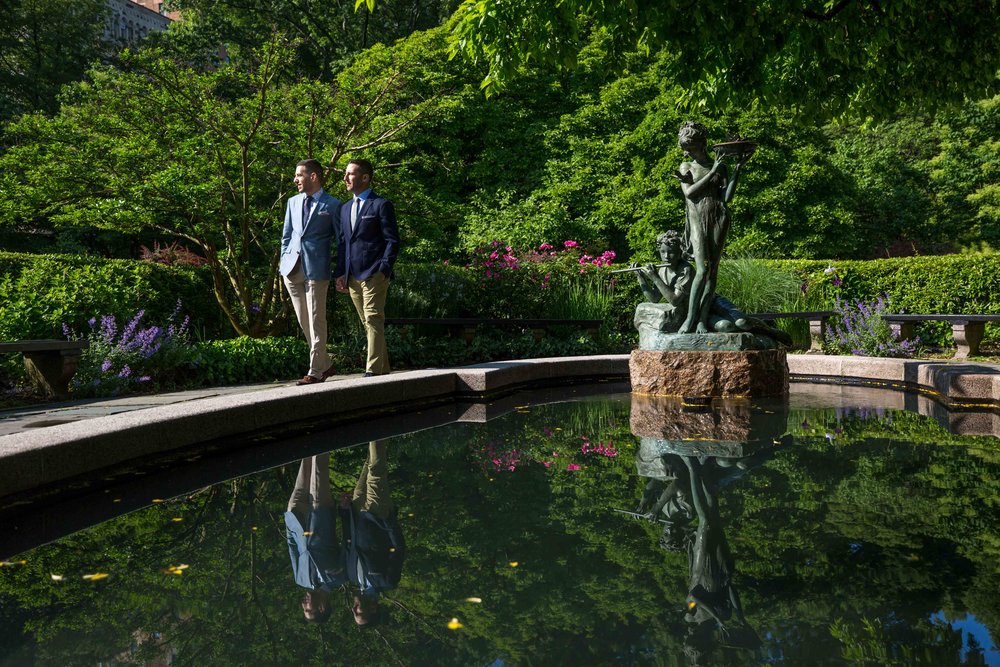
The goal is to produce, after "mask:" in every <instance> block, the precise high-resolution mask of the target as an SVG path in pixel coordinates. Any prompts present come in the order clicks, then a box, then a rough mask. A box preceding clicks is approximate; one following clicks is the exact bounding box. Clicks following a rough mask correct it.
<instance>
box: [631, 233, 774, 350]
mask: <svg viewBox="0 0 1000 667" xmlns="http://www.w3.org/2000/svg"><path fill="white" fill-rule="evenodd" d="M656 247H657V250H658V251H659V253H660V258H661V259H662V260H663V262H664V263H663V264H661V265H653V264H650V265H648V266H643V267H640V266H635V265H633V266H632V267H630V268H631V269H633V270H635V271H636V275H637V276H638V279H639V287H640V289H642V293H643V295H644V296H645V297H646V301H643V302H641V303H639V305H638V306H636V308H635V320H634V323H635V327H636V329H638V330H639V331H640V332H642V331H643V330H644V329H646V330H651V331H659V332H664V333H673V332H677V331H678V330H679V329H680V328H681V327H682V325H683V323H684V321H685V318H686V317H687V315H688V312H689V307H690V306H689V304H690V290H691V284H692V280H693V279H694V275H695V270H694V269H693V268H692V267H691V264H690V263H689V262H688V259H689V258H688V256H687V255H686V254H685V252H684V246H683V240H682V239H681V237H680V235H679V234H678V233H677V232H676V231H673V230H670V231H667V232H664V233H663V234H660V235H659V236H658V237H657V238H656ZM713 290H714V283H713ZM710 306H711V307H710V309H709V310H710V312H709V315H708V326H709V327H710V329H711V330H712V331H715V332H720V333H733V332H737V331H752V332H755V333H762V334H764V335H766V336H770V337H772V338H776V339H777V340H781V341H782V342H787V343H789V344H790V343H791V340H790V339H789V338H788V336H787V334H785V332H783V331H781V330H779V329H775V328H773V327H770V326H768V325H767V324H765V323H764V322H762V321H761V320H758V319H756V318H753V317H748V316H747V315H745V314H744V313H742V312H741V311H740V310H739V308H737V307H736V306H735V305H733V303H732V302H730V301H728V300H727V299H725V298H723V297H721V296H719V295H717V294H713V296H712V300H711V303H710Z"/></svg>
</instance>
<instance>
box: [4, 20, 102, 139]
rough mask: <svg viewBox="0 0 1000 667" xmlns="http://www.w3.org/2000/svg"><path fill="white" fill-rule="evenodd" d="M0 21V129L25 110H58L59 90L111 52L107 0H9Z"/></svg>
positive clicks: (52, 111) (26, 111) (51, 111)
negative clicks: (105, 36) (107, 35)
mask: <svg viewBox="0 0 1000 667" xmlns="http://www.w3.org/2000/svg"><path fill="white" fill-rule="evenodd" d="M0 7H2V8H3V23H2V24H0V63H3V66H2V67H0V129H2V127H3V125H4V124H5V123H6V122H7V121H9V120H11V119H12V118H16V117H17V116H20V115H21V114H23V113H29V112H34V111H40V112H43V113H46V114H52V113H55V112H56V111H57V110H58V108H59V103H58V95H59V91H60V89H61V88H62V86H64V85H65V84H68V83H71V82H74V81H79V80H80V79H82V78H83V75H84V73H85V72H86V69H87V68H88V67H89V66H90V64H91V63H92V62H94V61H95V60H98V59H99V58H101V57H106V56H107V55H108V53H109V51H110V48H109V45H107V44H104V43H103V42H102V41H101V36H102V32H103V30H104V17H105V15H106V14H107V11H108V9H107V5H106V4H105V3H104V2H103V0H80V1H79V2H65V1H63V0H9V1H8V0H5V1H4V2H3V3H2V4H0Z"/></svg>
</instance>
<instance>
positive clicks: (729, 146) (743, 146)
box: [712, 139, 757, 160]
mask: <svg viewBox="0 0 1000 667" xmlns="http://www.w3.org/2000/svg"><path fill="white" fill-rule="evenodd" d="M712 150H714V151H715V154H716V155H718V156H720V157H722V156H725V155H732V156H733V157H736V158H739V159H741V160H745V159H747V158H748V157H750V156H751V155H753V152H754V151H755V150H757V142H756V141H746V140H745V139H739V140H737V141H724V142H722V143H721V144H715V145H714V146H712Z"/></svg>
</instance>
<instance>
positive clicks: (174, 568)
mask: <svg viewBox="0 0 1000 667" xmlns="http://www.w3.org/2000/svg"><path fill="white" fill-rule="evenodd" d="M186 569H188V564H187V563H181V564H180V565H171V566H170V567H168V568H167V569H166V570H164V572H166V573H167V574H184V570H186Z"/></svg>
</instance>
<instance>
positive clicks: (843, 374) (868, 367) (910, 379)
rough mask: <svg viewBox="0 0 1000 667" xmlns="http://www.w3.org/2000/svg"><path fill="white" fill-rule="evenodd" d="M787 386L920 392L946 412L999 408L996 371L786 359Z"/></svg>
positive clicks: (914, 362) (993, 367)
mask: <svg viewBox="0 0 1000 667" xmlns="http://www.w3.org/2000/svg"><path fill="white" fill-rule="evenodd" d="M788 372H789V375H790V379H791V380H792V381H799V382H803V381H805V382H856V383H861V384H870V385H873V386H880V387H886V386H887V387H891V388H896V389H900V390H909V391H919V392H921V393H923V394H925V395H929V396H931V397H933V398H934V399H935V400H937V401H939V402H940V403H941V404H942V405H944V406H945V407H948V408H967V409H968V408H974V409H975V408H978V409H987V408H996V407H1000V365H997V364H980V363H961V362H952V361H926V360H920V359H887V358H876V357H848V356H832V355H812V354H790V355H788Z"/></svg>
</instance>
